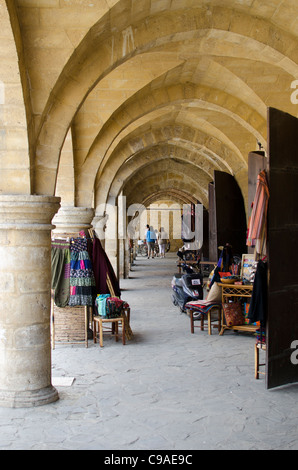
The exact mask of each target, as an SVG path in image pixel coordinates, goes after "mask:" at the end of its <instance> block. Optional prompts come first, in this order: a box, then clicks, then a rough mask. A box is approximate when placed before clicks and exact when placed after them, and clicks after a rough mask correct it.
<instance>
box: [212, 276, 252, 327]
mask: <svg viewBox="0 0 298 470" xmlns="http://www.w3.org/2000/svg"><path fill="white" fill-rule="evenodd" d="M218 285H219V286H220V287H221V288H222V304H224V303H227V300H228V299H229V298H231V297H233V298H235V299H236V298H240V297H247V298H249V299H250V298H251V295H252V290H253V285H245V284H244V285H239V284H225V283H223V282H218ZM221 315H222V317H221V331H220V333H219V334H220V335H223V333H224V331H225V330H238V331H249V332H252V333H253V332H255V331H256V330H257V329H258V326H256V325H235V326H228V325H226V324H225V317H224V310H223V308H222V313H221Z"/></svg>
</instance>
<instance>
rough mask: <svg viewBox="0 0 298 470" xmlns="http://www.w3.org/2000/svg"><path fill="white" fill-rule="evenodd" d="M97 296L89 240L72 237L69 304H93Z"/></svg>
mask: <svg viewBox="0 0 298 470" xmlns="http://www.w3.org/2000/svg"><path fill="white" fill-rule="evenodd" d="M95 296H96V289H95V278H94V273H93V269H92V263H91V260H90V256H89V253H88V249H87V240H86V239H84V238H72V239H71V243H70V298H69V305H70V306H76V305H90V306H92V305H93V303H94V299H95Z"/></svg>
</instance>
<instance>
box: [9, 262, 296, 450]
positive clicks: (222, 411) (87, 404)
mask: <svg viewBox="0 0 298 470" xmlns="http://www.w3.org/2000/svg"><path fill="white" fill-rule="evenodd" d="M175 270H176V257H175V256H174V255H172V256H168V257H167V258H166V259H158V258H157V259H153V260H147V259H144V258H139V257H138V258H137V260H136V262H135V264H134V266H133V269H132V271H131V277H130V278H129V279H125V280H122V281H121V287H122V290H123V291H122V297H123V299H126V300H127V301H128V302H129V304H130V305H131V309H132V312H131V326H132V329H133V332H134V339H133V340H132V341H129V342H127V344H126V345H125V346H123V345H122V344H121V342H119V343H116V342H114V340H109V339H106V340H104V348H102V349H100V347H99V345H98V344H96V345H94V344H93V342H92V341H89V348H88V349H86V348H84V346H81V345H79V346H65V345H56V349H55V350H54V351H53V354H52V356H53V380H54V383H55V379H56V378H57V377H64V378H69V377H74V378H75V380H74V382H73V384H72V385H71V386H68V387H63V386H59V385H57V389H58V392H59V395H60V400H58V401H57V402H55V403H52V404H51V405H48V406H46V407H42V408H40V407H38V408H32V409H30V411H28V410H26V409H17V410H16V409H14V410H11V409H5V408H4V409H1V408H0V422H1V431H2V432H1V435H0V449H1V450H2V449H23V448H26V449H28V450H29V449H34V450H37V449H52V450H53V449H62V450H71V449H85V450H96V449H100V450H103V451H105V450H106V452H103V455H107V456H110V454H111V453H110V452H109V451H107V449H109V450H111V449H117V450H128V451H133V450H136V451H137V450H148V451H150V450H152V449H156V450H172V451H177V450H190V453H191V451H193V450H197V449H217V450H223V449H225V450H228V449H238V450H240V449H245V450H247V449H262V450H263V449H266V450H267V449H276V450H277V449H297V447H298V442H297V439H296V438H295V436H296V429H297V418H296V417H295V415H293V408H294V404H295V403H296V397H297V386H295V385H293V386H291V387H288V388H287V389H286V390H285V389H284V390H282V391H281V390H275V391H269V392H268V391H266V390H265V386H264V379H262V378H261V379H260V380H255V379H254V363H253V362H254V358H253V344H254V338H253V337H251V336H249V335H244V334H236V333H233V332H226V333H225V334H224V335H223V336H218V335H217V334H216V332H214V334H213V335H212V336H208V332H207V331H204V332H201V331H200V330H196V331H195V334H194V335H192V334H191V333H190V327H189V326H190V325H189V319H188V317H187V316H186V315H185V314H180V313H179V311H178V310H177V308H176V307H174V306H173V305H172V303H171V298H170V297H171V288H170V283H171V277H172V275H173V273H174V272H175ZM215 331H216V330H215ZM41 418H42V419H41ZM133 455H134V454H133ZM136 455H137V454H136Z"/></svg>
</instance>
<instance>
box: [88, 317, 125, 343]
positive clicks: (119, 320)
mask: <svg viewBox="0 0 298 470" xmlns="http://www.w3.org/2000/svg"><path fill="white" fill-rule="evenodd" d="M108 322H109V323H111V324H112V325H111V328H110V329H107V328H106V329H105V331H110V332H111V333H112V334H115V339H116V341H118V325H119V323H121V326H122V344H125V318H124V315H121V316H120V317H117V318H103V317H100V316H95V317H93V341H94V343H96V335H97V325H98V329H99V331H98V332H99V344H100V346H101V347H103V333H104V328H103V324H104V323H108Z"/></svg>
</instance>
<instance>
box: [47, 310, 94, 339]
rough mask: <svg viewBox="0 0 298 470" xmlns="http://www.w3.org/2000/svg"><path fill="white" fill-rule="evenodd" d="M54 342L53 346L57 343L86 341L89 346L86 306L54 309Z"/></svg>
mask: <svg viewBox="0 0 298 470" xmlns="http://www.w3.org/2000/svg"><path fill="white" fill-rule="evenodd" d="M52 312H53V313H52V342H53V348H54V347H55V342H57V343H78V342H80V343H82V342H85V343H86V347H88V337H87V327H88V324H86V322H88V318H86V307H81V306H79V307H65V308H59V307H57V306H56V305H54V306H53V309H52Z"/></svg>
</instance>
